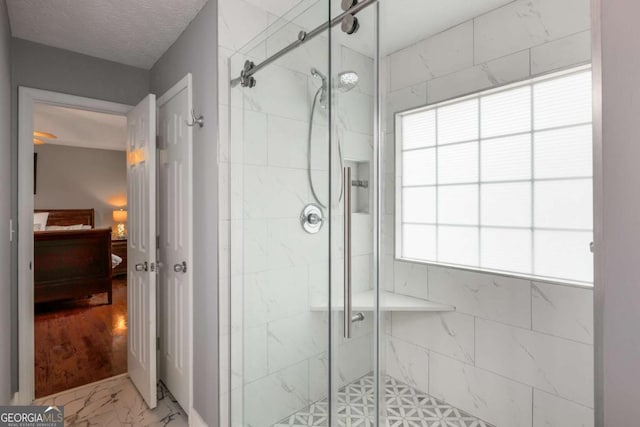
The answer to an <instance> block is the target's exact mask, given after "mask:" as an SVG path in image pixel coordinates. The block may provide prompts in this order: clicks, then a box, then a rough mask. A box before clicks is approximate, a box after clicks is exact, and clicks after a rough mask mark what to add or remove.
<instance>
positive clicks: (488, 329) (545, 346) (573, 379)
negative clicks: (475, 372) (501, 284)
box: [476, 319, 593, 407]
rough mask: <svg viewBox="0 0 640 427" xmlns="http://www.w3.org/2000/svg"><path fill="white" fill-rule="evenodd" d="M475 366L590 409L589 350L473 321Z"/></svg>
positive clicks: (505, 327) (535, 334)
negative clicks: (474, 326)
mask: <svg viewBox="0 0 640 427" xmlns="http://www.w3.org/2000/svg"><path fill="white" fill-rule="evenodd" d="M476 345H477V347H476V366H478V367H479V368H483V369H487V370H489V371H492V372H495V373H497V374H499V375H503V376H505V377H507V378H513V379H514V380H516V381H519V382H521V383H524V384H528V385H531V386H533V387H535V388H538V389H540V390H543V391H546V392H549V393H552V394H555V395H557V396H561V397H564V398H565V399H569V400H572V401H574V402H577V403H580V404H582V405H585V406H589V407H593V347H592V346H590V345H586V344H581V343H577V342H574V341H568V340H565V339H562V338H557V337H553V336H551V335H546V334H541V333H538V332H533V331H530V330H526V329H520V328H516V327H512V326H507V325H503V324H502V323H496V322H491V321H487V320H481V319H477V320H476Z"/></svg>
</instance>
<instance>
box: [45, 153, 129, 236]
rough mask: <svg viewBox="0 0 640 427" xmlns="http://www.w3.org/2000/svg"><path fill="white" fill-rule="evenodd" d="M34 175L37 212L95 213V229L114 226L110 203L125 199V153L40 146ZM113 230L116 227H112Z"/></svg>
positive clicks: (112, 206) (113, 207)
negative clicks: (65, 210)
mask: <svg viewBox="0 0 640 427" xmlns="http://www.w3.org/2000/svg"><path fill="white" fill-rule="evenodd" d="M35 152H36V153H38V169H37V174H36V179H37V185H36V187H37V192H36V195H35V196H34V198H33V200H34V206H35V208H36V209H87V208H93V209H95V210H96V227H112V226H115V224H114V222H113V218H112V214H113V209H115V206H114V205H113V204H111V203H114V199H115V202H116V203H117V202H118V201H120V202H122V201H124V202H125V203H126V200H127V155H126V153H125V152H124V151H112V150H97V149H93V148H81V147H65V146H62V145H40V146H36V147H35ZM114 228H115V227H114Z"/></svg>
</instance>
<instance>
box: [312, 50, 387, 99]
mask: <svg viewBox="0 0 640 427" xmlns="http://www.w3.org/2000/svg"><path fill="white" fill-rule="evenodd" d="M324 47H325V50H326V44H325V46H324ZM340 49H341V55H342V58H341V59H342V64H341V70H340V71H355V72H356V73H358V77H359V80H358V85H357V86H356V87H355V88H354V90H357V91H358V92H362V93H364V94H367V95H370V96H373V94H374V89H375V85H374V76H375V73H374V71H375V70H374V68H373V58H370V57H368V56H366V55H363V54H362V53H360V52H357V51H355V50H353V49H351V48H348V47H346V46H340Z"/></svg>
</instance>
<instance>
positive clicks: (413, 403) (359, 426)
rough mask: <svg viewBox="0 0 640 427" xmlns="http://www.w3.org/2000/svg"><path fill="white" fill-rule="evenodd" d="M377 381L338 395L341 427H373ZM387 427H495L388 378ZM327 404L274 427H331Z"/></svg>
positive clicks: (359, 384) (370, 378) (370, 380)
mask: <svg viewBox="0 0 640 427" xmlns="http://www.w3.org/2000/svg"><path fill="white" fill-rule="evenodd" d="M374 388H375V381H374V377H373V375H371V374H369V375H366V376H364V377H362V378H360V379H359V380H356V381H354V382H352V383H351V384H348V385H346V386H345V387H344V388H343V389H341V390H340V391H338V405H339V407H338V423H339V426H340V427H373V426H374V420H375V406H374ZM384 388H385V396H384V398H385V406H386V416H387V422H386V425H387V426H389V427H414V426H415V427H492V426H491V424H489V423H486V422H484V421H482V420H479V419H478V418H476V417H474V416H472V415H469V414H467V413H466V412H463V411H461V410H459V409H457V408H454V407H453V406H451V405H447V404H446V403H443V402H441V401H439V400H437V399H435V398H433V397H431V396H429V395H427V394H425V393H423V392H420V391H418V390H416V389H414V388H413V387H411V386H408V385H406V384H404V383H401V382H400V381H398V380H396V379H394V378H391V377H386V378H385V385H384ZM327 425H328V423H327V401H326V400H322V401H320V402H316V403H313V404H311V405H310V406H308V407H306V408H305V409H303V410H301V411H299V412H296V413H295V414H293V415H290V416H289V417H287V418H285V419H284V420H282V421H280V422H278V423H276V424H275V425H274V427H285V426H288V427H291V426H293V427H302V426H305V427H308V426H327Z"/></svg>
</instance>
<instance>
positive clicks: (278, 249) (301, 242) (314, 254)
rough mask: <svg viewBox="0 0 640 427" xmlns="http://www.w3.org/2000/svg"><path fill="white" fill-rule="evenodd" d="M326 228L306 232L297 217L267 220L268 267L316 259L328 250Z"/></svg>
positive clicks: (290, 264) (289, 265)
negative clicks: (312, 232) (316, 231)
mask: <svg viewBox="0 0 640 427" xmlns="http://www.w3.org/2000/svg"><path fill="white" fill-rule="evenodd" d="M328 244H329V243H328V229H327V227H323V228H322V230H320V232H319V233H317V234H313V235H310V234H307V233H306V232H305V231H304V230H303V229H302V227H300V220H299V219H298V218H291V219H271V220H268V221H267V262H268V265H269V268H283V267H291V266H297V265H307V264H312V263H315V262H317V261H318V256H320V255H319V254H326V253H327V250H328Z"/></svg>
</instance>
